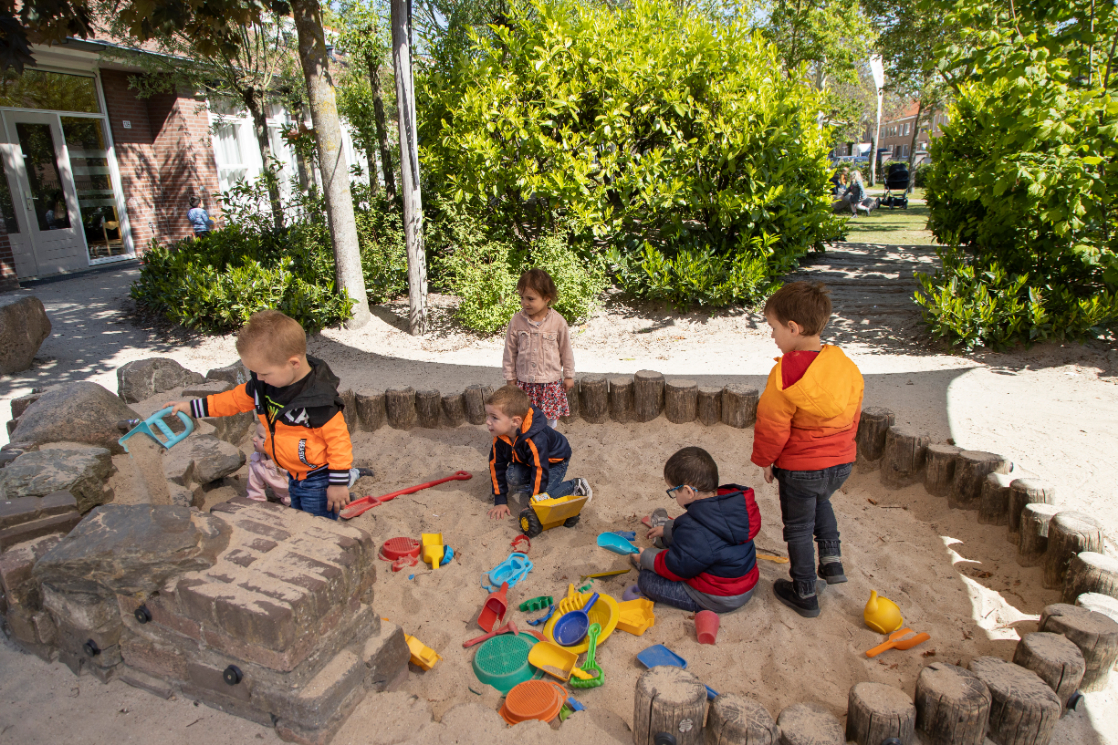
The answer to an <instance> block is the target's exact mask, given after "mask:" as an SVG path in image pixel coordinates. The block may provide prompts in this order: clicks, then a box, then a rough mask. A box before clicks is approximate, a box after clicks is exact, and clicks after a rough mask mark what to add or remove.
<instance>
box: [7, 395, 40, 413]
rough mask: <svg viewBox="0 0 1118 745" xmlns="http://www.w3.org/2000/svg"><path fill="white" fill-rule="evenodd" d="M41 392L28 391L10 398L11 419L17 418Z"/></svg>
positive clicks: (37, 398)
mask: <svg viewBox="0 0 1118 745" xmlns="http://www.w3.org/2000/svg"><path fill="white" fill-rule="evenodd" d="M41 395H42V394H41V393H29V394H27V395H26V396H20V397H19V398H13V399H12V419H19V418H20V417H21V416H23V412H25V411H27V407H28V406H30V405H31V404H33V403H35V402H36V401H38V400H39V396H41Z"/></svg>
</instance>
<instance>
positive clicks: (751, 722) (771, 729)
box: [704, 389, 780, 745]
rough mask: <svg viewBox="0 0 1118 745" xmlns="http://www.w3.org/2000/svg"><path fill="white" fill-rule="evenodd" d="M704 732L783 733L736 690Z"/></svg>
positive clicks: (743, 741)
mask: <svg viewBox="0 0 1118 745" xmlns="http://www.w3.org/2000/svg"><path fill="white" fill-rule="evenodd" d="M719 392H720V393H721V389H719ZM704 734H705V739H704V745H776V743H777V740H778V738H779V737H780V732H779V731H778V730H777V728H776V722H774V721H773V718H772V717H771V716H769V712H767V711H766V710H765V707H764V706H761V704H759V703H757V702H756V701H754V700H753V699H751V698H746V697H745V696H739V695H738V694H736V693H724V694H722V695H720V696H719V697H718V698H716V699H714V702H713V703H712V704H711V705H710V711H709V712H708V714H707V724H706V728H705V732H704Z"/></svg>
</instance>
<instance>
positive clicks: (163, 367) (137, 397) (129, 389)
mask: <svg viewBox="0 0 1118 745" xmlns="http://www.w3.org/2000/svg"><path fill="white" fill-rule="evenodd" d="M116 380H117V395H119V396H120V398H121V400H122V401H124V402H125V403H129V404H135V403H139V402H140V401H145V400H147V399H149V398H151V397H152V396H154V395H156V394H158V393H165V392H167V391H169V390H172V389H174V388H182V387H183V386H187V385H191V384H193V383H202V382H204V381H205V380H206V379H205V377H203V376H202V375H201V374H199V373H196V372H193V371H191V370H187V369H186V368H185V367H183V366H182V365H180V364H179V363H178V362H175V361H174V360H173V359H170V358H169V357H151V358H149V359H146V360H136V361H134V362H129V363H126V364H124V365H122V366H120V367H118V368H117V371H116Z"/></svg>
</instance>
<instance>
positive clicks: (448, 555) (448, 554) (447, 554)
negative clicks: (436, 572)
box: [439, 546, 454, 567]
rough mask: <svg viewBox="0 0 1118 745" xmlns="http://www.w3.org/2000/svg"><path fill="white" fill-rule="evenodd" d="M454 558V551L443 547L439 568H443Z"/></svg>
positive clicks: (448, 547)
mask: <svg viewBox="0 0 1118 745" xmlns="http://www.w3.org/2000/svg"><path fill="white" fill-rule="evenodd" d="M453 558H454V549H453V548H451V547H450V546H443V560H442V561H440V562H439V566H441V567H445V566H446V565H447V564H449V563H450V560H451V559H453Z"/></svg>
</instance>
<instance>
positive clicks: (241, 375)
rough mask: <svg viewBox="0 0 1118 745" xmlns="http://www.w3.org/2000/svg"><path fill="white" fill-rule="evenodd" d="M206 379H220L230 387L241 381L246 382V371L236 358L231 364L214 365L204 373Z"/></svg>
mask: <svg viewBox="0 0 1118 745" xmlns="http://www.w3.org/2000/svg"><path fill="white" fill-rule="evenodd" d="M206 380H207V381H211V382H212V381H217V380H221V381H224V382H226V383H228V384H229V387H231V388H232V387H235V386H238V385H240V384H241V383H247V382H248V372H247V371H246V370H245V366H244V365H242V364H241V362H240V360H237V361H236V362H234V363H232V364H231V365H226V366H225V367H215V368H214V369H213V370H210V371H209V372H207V373H206Z"/></svg>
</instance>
